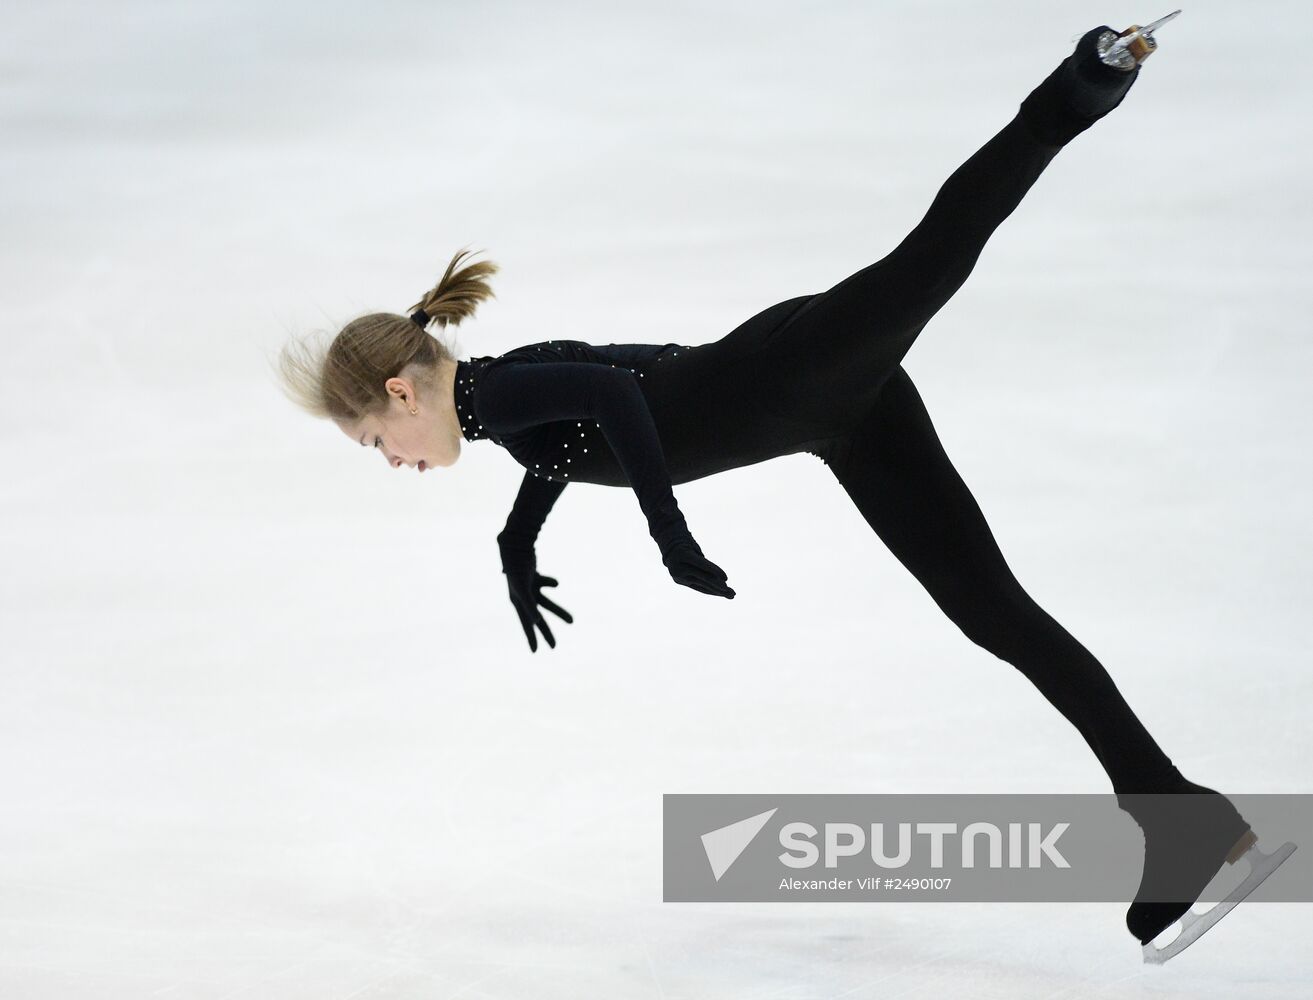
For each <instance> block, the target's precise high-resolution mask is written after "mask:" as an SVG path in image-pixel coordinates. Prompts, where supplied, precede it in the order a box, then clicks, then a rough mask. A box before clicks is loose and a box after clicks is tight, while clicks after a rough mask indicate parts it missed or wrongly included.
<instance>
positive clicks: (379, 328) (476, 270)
mask: <svg viewBox="0 0 1313 1000" xmlns="http://www.w3.org/2000/svg"><path fill="white" fill-rule="evenodd" d="M470 253H471V251H469V250H462V251H460V252H459V253H457V254H456V255H455V256H454V257H452V258H451V263H450V264H448V265H447V271H446V273H445V274H443V276H442V279H441V280H440V281H439V282H438V283H437V284H436V285H435V286H433V288H431V289H429V291H428V292H427V293H425V295H424V297H423V298H422V299H420V301H419V302H418V303H416V304H415V305H413V306H411V307H410V309H409V310H408V312H410V313H415V312H416V311H417V310H418V311H420V312H422V313H423V315H417V316H415V317H414V318H413V319H412V318H411V317H409V316H398V315H397V314H395V313H369V314H367V315H365V316H361V317H359V318H357V319H353V320H352V321H351V322H350V323H348V324H347V325H346V326H344V327H342V329H341V331H340V332H339V333H338V334H337V336H336V337H334V338H333V342H332V343H331V344H329V345H328V347H327V348H323V347H319V346H314V345H311V344H308V343H306V342H305V341H293V342H292V343H289V344H287V345H285V346H284V347H283V350H282V354H281V355H280V357H279V366H278V367H279V374H280V375H281V377H282V383H283V391H284V393H286V395H287V396H288V398H290V399H291V400H292V401H293V402H294V403H296V404H297V405H299V406H300V407H302V408H303V409H305V410H306V411H308V412H310V413H312V414H314V415H315V416H317V417H331V418H332V419H334V420H356V419H359V418H361V417H363V416H366V415H368V414H370V413H374V412H377V411H379V410H381V409H383V408H385V407H386V406H387V402H388V399H387V390H386V389H384V387H383V386H384V383H385V382H387V380H388V379H390V378H392V377H393V376H394V375H399V374H401V371H402V369H404V368H405V367H406V366H407V365H412V366H415V367H416V368H418V369H419V375H420V378H421V380H425V381H427V380H429V379H431V378H432V377H433V376H434V375H435V374H436V372H437V369H438V365H439V364H441V363H443V362H454V361H455V360H456V359H455V357H454V356H453V355H452V353H451V351H450V350H448V349H447V347H446V345H445V344H443V343H442V341H440V340H438V338H437V337H435V336H433V334H431V333H429V332H427V328H428V327H429V325H431V324H432V323H437V324H438V325H439V326H441V327H446V326H448V325H451V326H456V325H458V324H459V323H460V322H461V320H464V319H469V318H470V317H471V316H473V315H474V311H475V309H477V308H478V305H479V303H480V302H482V301H484V300H485V299H488V298H492V297H494V296H493V292H492V287H491V286H490V285H489V284H488V278H489V277H490V276H492V275H493V274H495V273H496V272H497V270H498V268H497V265H496V264H494V263H493V262H492V261H490V260H482V261H477V262H475V263H473V264H466V265H465V266H464V267H461V268H458V266H457V265H459V264H460V262H461V261H462V260H464V258H466V257H468V256H469V255H470Z"/></svg>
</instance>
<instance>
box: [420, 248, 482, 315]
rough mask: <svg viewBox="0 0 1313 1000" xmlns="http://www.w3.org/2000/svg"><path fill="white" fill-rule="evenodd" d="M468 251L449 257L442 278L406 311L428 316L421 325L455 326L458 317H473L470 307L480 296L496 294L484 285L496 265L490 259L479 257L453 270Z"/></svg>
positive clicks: (479, 300) (476, 303)
mask: <svg viewBox="0 0 1313 1000" xmlns="http://www.w3.org/2000/svg"><path fill="white" fill-rule="evenodd" d="M471 253H472V251H470V250H462V251H460V252H459V253H458V254H456V256H454V257H452V258H451V263H450V264H448V265H447V273H446V274H444V275H443V276H442V280H440V281H439V282H438V283H437V284H436V285H434V286H433V287H432V288H430V289H429V290H428V292H427V293H425V295H424V297H423V298H422V299H420V300H419V301H418V302H417V303H415V305H413V306H411V307H410V309H409V310H408V311H409V312H412V313H413V312H415V311H416V310H417V309H418V310H422V311H423V312H424V314H425V315H426V316H427V317H428V323H424V324H423V325H424V326H425V327H427V326H428V325H429V323H437V324H438V326H441V327H445V326H447V324H449V323H450V324H451V325H452V326H456V325H458V324H459V323H460V321H461V320H463V319H468V318H469V317H471V316H473V315H474V310H475V309H477V308H478V305H479V303H480V302H482V301H483V300H484V299H488V298H495V297H496V296H494V295H493V291H492V287H491V286H490V285H489V284H488V278H490V277H491V276H492V275H494V274H496V273H497V265H496V264H494V263H493V262H492V261H490V260H481V261H477V262H475V263H473V264H467V265H466V266H465V267H463V268H461V269H460V270H459V271H457V270H456V265H458V264H459V263H460V262H461V261H462V260H463V259H464V258H466V257H468V256H469V255H470V254H471ZM421 319H422V317H421Z"/></svg>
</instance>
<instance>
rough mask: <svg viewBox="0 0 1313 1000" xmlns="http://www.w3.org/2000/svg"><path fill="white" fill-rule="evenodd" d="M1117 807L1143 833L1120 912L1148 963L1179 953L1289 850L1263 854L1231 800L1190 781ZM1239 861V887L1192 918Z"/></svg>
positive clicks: (1285, 847) (1128, 799) (1125, 799)
mask: <svg viewBox="0 0 1313 1000" xmlns="http://www.w3.org/2000/svg"><path fill="white" fill-rule="evenodd" d="M1122 808H1124V809H1125V810H1126V811H1127V812H1129V813H1130V814H1131V815H1132V816H1133V817H1134V819H1135V821H1136V822H1137V823H1139V825H1140V827H1141V829H1142V830H1143V831H1144V873H1143V875H1142V876H1141V879H1140V888H1139V890H1138V891H1137V892H1136V894H1135V900H1134V902H1132V903H1131V905H1130V908H1129V909H1128V910H1127V911H1126V927H1127V929H1128V930H1130V932H1131V933H1132V934H1134V935H1135V937H1136V938H1137V939H1138V940H1139V941H1140V944H1141V947H1142V949H1143V954H1144V960H1145V962H1149V963H1154V964H1161V963H1163V962H1165V961H1167V960H1168V959H1170V958H1172V957H1174V956H1175V955H1178V954H1180V952H1181V951H1183V950H1184V949H1185V948H1187V947H1189V945H1191V944H1192V943H1193V942H1195V941H1196V940H1198V939H1199V937H1200V936H1201V935H1203V934H1204V932H1205V931H1207V930H1208V929H1209V928H1210V927H1212V926H1213V924H1215V923H1217V921H1219V920H1221V919H1222V917H1224V916H1226V914H1227V913H1229V912H1230V911H1231V909H1233V908H1234V907H1235V905H1236V903H1238V902H1240V900H1242V899H1244V898H1245V897H1246V896H1248V895H1249V894H1250V893H1251V892H1253V891H1254V889H1255V888H1257V887H1258V885H1259V884H1260V883H1261V882H1262V881H1263V880H1264V879H1266V878H1267V877H1268V875H1270V874H1271V873H1272V872H1273V871H1275V870H1276V868H1277V866H1278V865H1280V864H1281V863H1282V862H1283V861H1285V860H1286V858H1288V857H1290V855H1291V854H1293V853H1294V851H1295V845H1294V844H1290V843H1287V844H1284V845H1282V846H1281V847H1280V848H1278V849H1277V850H1276V851H1274V852H1273V853H1272V854H1266V853H1264V852H1263V851H1262V850H1260V849H1259V847H1258V845H1257V839H1258V838H1257V836H1256V835H1255V834H1254V832H1253V830H1251V829H1250V827H1249V824H1248V823H1247V822H1245V820H1244V819H1243V817H1241V815H1240V814H1239V813H1238V812H1237V811H1236V809H1235V807H1234V806H1233V805H1232V804H1231V802H1230V800H1229V799H1227V798H1226V796H1224V795H1222V794H1220V793H1219V792H1216V791H1214V790H1213V789H1211V788H1205V787H1204V786H1203V785H1196V784H1194V783H1193V782H1184V784H1183V786H1182V788H1181V789H1179V792H1178V793H1177V794H1165V795H1132V796H1125V797H1123V805H1122ZM1241 859H1244V860H1245V863H1246V868H1247V869H1248V873H1247V875H1246V877H1245V879H1244V880H1243V882H1242V883H1241V884H1240V885H1239V886H1237V887H1236V888H1235V889H1234V890H1233V891H1232V892H1231V893H1229V894H1228V895H1227V897H1226V898H1225V899H1224V900H1223V901H1221V902H1219V903H1217V904H1215V905H1214V906H1213V907H1212V908H1211V909H1208V910H1206V911H1204V912H1202V913H1195V912H1193V911H1192V910H1191V907H1192V906H1193V905H1194V904H1195V902H1196V901H1197V900H1198V899H1199V897H1200V896H1201V895H1203V892H1204V889H1205V888H1206V887H1207V886H1208V884H1209V883H1210V882H1212V880H1213V878H1214V877H1215V876H1216V875H1217V874H1218V873H1219V872H1221V871H1223V870H1227V869H1229V867H1230V866H1232V865H1234V864H1236V863H1237V862H1238V861H1240V860H1241ZM1177 921H1180V924H1181V930H1180V932H1179V933H1178V934H1177V935H1176V936H1175V937H1174V938H1172V939H1171V940H1170V941H1168V942H1166V943H1164V944H1162V945H1161V946H1155V944H1154V943H1153V942H1154V941H1155V939H1157V938H1158V937H1159V936H1160V935H1162V934H1163V933H1164V932H1165V931H1167V930H1169V929H1170V928H1171V927H1172V925H1173V924H1175V923H1176V922H1177Z"/></svg>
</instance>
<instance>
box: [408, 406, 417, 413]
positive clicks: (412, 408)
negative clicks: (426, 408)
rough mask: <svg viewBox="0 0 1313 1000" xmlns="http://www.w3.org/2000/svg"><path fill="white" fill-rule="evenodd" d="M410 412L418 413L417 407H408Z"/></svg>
mask: <svg viewBox="0 0 1313 1000" xmlns="http://www.w3.org/2000/svg"><path fill="white" fill-rule="evenodd" d="M410 412H411V413H416V414H417V413H419V409H418V408H417V407H414V406H412V407H411V408H410Z"/></svg>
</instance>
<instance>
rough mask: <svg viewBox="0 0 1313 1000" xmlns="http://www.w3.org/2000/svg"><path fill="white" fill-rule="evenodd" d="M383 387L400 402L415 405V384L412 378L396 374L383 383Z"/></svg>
mask: <svg viewBox="0 0 1313 1000" xmlns="http://www.w3.org/2000/svg"><path fill="white" fill-rule="evenodd" d="M383 388H385V389H386V390H387V392H388V395H389V396H391V397H392V398H394V399H396V400H398V401H399V402H402V403H405V404H406V405H407V406H414V405H415V386H414V385H413V384H412V383H411V381H410V379H408V378H403V377H402V376H400V375H394V376H392V378H390V379H388V380H387V381H386V382H384V383H383Z"/></svg>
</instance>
